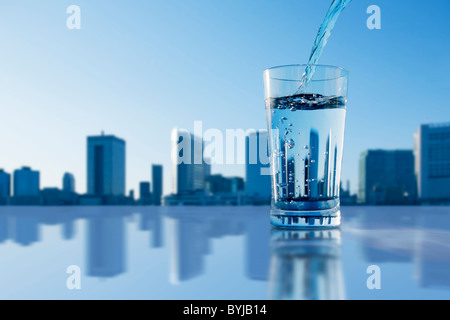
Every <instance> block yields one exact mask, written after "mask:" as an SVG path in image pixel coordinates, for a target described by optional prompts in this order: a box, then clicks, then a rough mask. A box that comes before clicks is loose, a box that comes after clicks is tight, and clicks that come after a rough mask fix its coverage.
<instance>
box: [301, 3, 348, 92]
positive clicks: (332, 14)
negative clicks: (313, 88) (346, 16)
mask: <svg viewBox="0 0 450 320" xmlns="http://www.w3.org/2000/svg"><path fill="white" fill-rule="evenodd" d="M351 1H352V0H333V2H332V3H331V6H330V8H329V9H328V12H327V14H326V16H325V18H324V19H323V22H322V24H321V26H320V28H319V32H318V33H317V36H316V40H314V45H313V48H312V50H311V55H310V56H309V60H308V65H307V66H306V69H305V72H304V73H303V75H302V80H301V83H300V86H299V87H298V89H297V91H296V92H295V94H298V93H300V92H303V93H304V92H306V89H307V88H308V84H309V82H310V81H311V78H312V76H313V74H314V71H315V68H316V67H315V65H316V64H317V62H318V61H319V59H320V56H321V55H322V51H323V48H324V47H325V45H326V44H327V41H328V38H329V37H330V35H331V30H333V28H334V25H335V24H336V21H337V19H338V18H339V14H340V13H341V12H342V10H344V9H345V7H346V6H347V5H348V4H349V3H350V2H351Z"/></svg>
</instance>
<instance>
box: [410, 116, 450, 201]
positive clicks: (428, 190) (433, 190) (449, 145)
mask: <svg viewBox="0 0 450 320" xmlns="http://www.w3.org/2000/svg"><path fill="white" fill-rule="evenodd" d="M414 155H415V173H416V177H417V187H418V194H419V199H420V200H421V201H427V202H448V201H450V123H441V124H424V125H421V126H420V127H419V129H418V130H417V132H416V133H415V134H414Z"/></svg>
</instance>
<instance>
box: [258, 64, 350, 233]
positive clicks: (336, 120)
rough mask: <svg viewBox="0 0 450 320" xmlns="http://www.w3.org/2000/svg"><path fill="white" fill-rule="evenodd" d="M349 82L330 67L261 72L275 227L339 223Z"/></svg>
mask: <svg viewBox="0 0 450 320" xmlns="http://www.w3.org/2000/svg"><path fill="white" fill-rule="evenodd" d="M305 72H307V73H308V74H309V78H308V81H305ZM347 82H348V72H347V71H346V70H344V69H342V68H339V67H334V66H326V65H313V66H311V65H310V66H308V65H288V66H279V67H274V68H269V69H267V70H265V71H264V96H265V104H266V118H267V126H268V131H269V154H270V170H271V178H272V179H271V180H272V183H271V184H272V201H271V212H270V220H271V223H272V224H273V225H275V226H280V227H293V228H317V227H321V228H323V227H337V226H339V225H340V221H341V219H340V207H339V186H340V177H341V163H342V152H343V145H344V128H345V114H346V104H347Z"/></svg>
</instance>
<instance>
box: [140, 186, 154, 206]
mask: <svg viewBox="0 0 450 320" xmlns="http://www.w3.org/2000/svg"><path fill="white" fill-rule="evenodd" d="M139 204H141V205H144V206H147V205H150V204H152V193H151V192H150V182H148V181H142V182H140V183H139Z"/></svg>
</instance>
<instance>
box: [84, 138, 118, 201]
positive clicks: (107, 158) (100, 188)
mask: <svg viewBox="0 0 450 320" xmlns="http://www.w3.org/2000/svg"><path fill="white" fill-rule="evenodd" d="M87 193H88V194H89V195H97V196H99V195H113V196H124V195H125V141H124V140H123V139H120V138H117V137H115V136H113V135H101V136H92V137H88V138H87Z"/></svg>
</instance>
